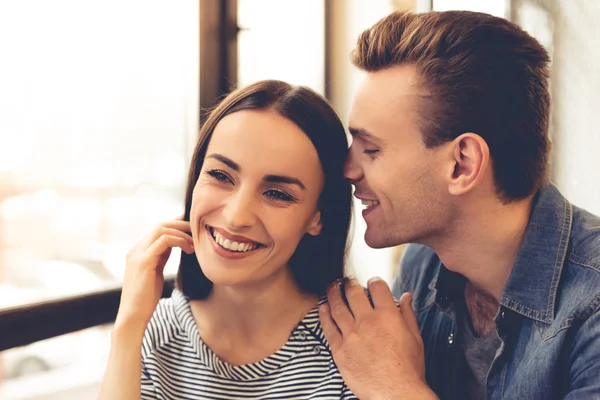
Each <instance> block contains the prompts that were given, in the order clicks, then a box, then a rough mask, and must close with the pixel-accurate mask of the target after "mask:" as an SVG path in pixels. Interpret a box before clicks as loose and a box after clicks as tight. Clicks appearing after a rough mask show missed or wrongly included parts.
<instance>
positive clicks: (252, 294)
mask: <svg viewBox="0 0 600 400" xmlns="http://www.w3.org/2000/svg"><path fill="white" fill-rule="evenodd" d="M317 302H318V296H316V295H314V294H307V293H304V292H302V290H301V289H300V287H298V285H297V283H296V281H295V279H294V277H293V275H292V272H291V270H290V269H289V268H287V267H285V268H282V269H281V270H280V271H278V272H277V273H276V274H274V275H273V276H271V277H269V278H268V279H266V280H264V281H262V282H257V283H252V284H246V285H243V286H242V285H240V286H235V287H233V286H219V285H215V286H214V287H213V289H212V290H211V293H210V295H209V296H208V297H207V298H206V299H204V300H193V301H192V302H191V308H192V313H193V315H194V319H195V320H196V325H197V327H198V331H199V332H200V336H201V337H202V340H203V341H204V342H205V343H206V344H207V345H208V347H210V348H211V349H212V350H213V351H214V352H215V353H216V354H217V355H218V356H219V357H220V358H221V359H223V360H224V361H226V362H229V363H231V364H234V365H240V364H248V363H252V362H256V361H260V360H262V359H264V358H266V357H267V356H269V355H270V354H272V353H274V352H275V351H277V350H278V349H279V348H281V347H282V346H283V345H284V344H285V343H286V342H287V340H288V338H289V336H290V333H291V332H292V330H293V329H294V328H295V326H296V325H297V324H298V322H300V321H301V320H302V319H303V317H304V316H305V315H306V313H308V311H310V309H311V308H313V307H314V306H315V305H316V304H317Z"/></svg>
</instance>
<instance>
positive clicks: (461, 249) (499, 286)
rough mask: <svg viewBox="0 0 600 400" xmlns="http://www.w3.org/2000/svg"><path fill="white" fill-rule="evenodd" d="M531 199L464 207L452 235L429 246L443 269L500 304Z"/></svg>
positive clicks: (525, 226) (528, 212)
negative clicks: (464, 278)
mask: <svg viewBox="0 0 600 400" xmlns="http://www.w3.org/2000/svg"><path fill="white" fill-rule="evenodd" d="M531 204H532V201H531V198H529V199H526V200H522V201H518V202H513V203H510V204H501V203H499V202H493V203H489V204H486V205H483V206H480V207H467V208H466V211H464V212H463V213H462V215H461V219H460V221H458V222H457V223H456V225H458V226H456V227H453V229H452V234H451V235H447V236H448V237H444V238H443V239H442V240H438V241H436V243H434V244H432V247H433V249H434V250H435V252H436V254H437V255H438V256H439V257H440V260H441V261H442V263H443V264H444V266H445V267H446V268H448V269H449V270H451V271H453V272H457V273H459V274H461V275H463V276H464V277H466V278H467V280H468V281H469V282H470V284H471V285H472V287H473V289H474V290H475V291H477V292H480V293H482V294H486V295H488V296H491V297H492V298H493V299H495V300H496V301H497V302H500V301H501V298H502V292H503V290H504V286H505V285H506V283H507V281H508V278H509V276H510V273H511V271H512V268H513V266H514V264H515V261H516V258H517V254H518V252H519V249H520V247H521V244H522V242H523V238H524V236H525V230H526V228H527V223H528V221H529V214H530V212H531Z"/></svg>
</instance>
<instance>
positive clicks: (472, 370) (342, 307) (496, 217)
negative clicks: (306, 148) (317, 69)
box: [321, 11, 600, 399]
mask: <svg viewBox="0 0 600 400" xmlns="http://www.w3.org/2000/svg"><path fill="white" fill-rule="evenodd" d="M353 62H354V64H355V65H356V66H357V67H358V68H360V69H362V70H364V71H366V72H367V74H366V78H365V81H364V83H363V84H362V86H361V88H360V90H359V92H358V94H357V96H356V98H355V101H354V105H353V109H352V112H351V116H350V124H349V125H350V131H351V133H352V135H353V143H352V147H351V149H350V155H349V159H348V161H347V167H346V175H347V177H348V178H349V179H351V180H352V182H353V183H354V185H355V188H356V191H355V196H356V197H358V198H360V199H361V200H363V204H364V205H365V206H366V209H365V210H364V211H363V217H364V218H365V220H366V223H367V231H366V233H365V239H366V242H367V244H369V245H370V246H371V247H375V248H382V247H387V246H394V245H398V244H401V243H415V244H413V245H411V246H409V247H408V249H407V250H406V252H405V255H404V257H403V261H402V266H401V275H400V277H399V278H398V280H397V282H396V283H395V284H394V295H396V296H399V295H401V294H403V293H404V294H403V295H402V298H401V300H400V312H398V310H397V308H396V305H395V303H394V300H393V298H392V295H391V293H390V290H389V288H388V287H387V285H386V284H385V283H384V282H383V281H381V280H375V281H372V282H370V283H369V289H370V291H371V295H372V298H373V303H374V307H373V308H372V307H371V305H370V303H369V300H368V299H367V297H366V296H365V294H364V291H363V290H362V288H361V287H360V286H359V285H358V284H357V283H356V281H353V280H350V281H349V282H347V283H346V284H345V285H344V286H345V287H344V289H345V294H346V298H347V304H348V306H347V305H346V302H345V301H344V300H342V296H341V294H340V290H339V289H340V288H332V289H331V290H330V291H329V302H330V303H329V307H327V306H325V307H324V308H322V309H321V319H322V321H323V329H324V330H325V334H326V336H327V338H328V340H329V342H330V344H331V347H332V351H333V356H334V359H335V360H336V363H337V365H338V367H339V369H340V371H341V373H342V376H343V377H344V379H345V380H346V383H347V384H348V385H349V387H350V388H351V389H352V390H353V391H354V393H356V394H357V396H358V397H360V398H361V399H402V398H414V399H424V398H435V396H436V395H437V396H439V397H441V398H448V399H465V398H472V399H480V398H487V399H500V398H503V399H504V398H506V399H551V398H556V399H559V398H560V399H562V398H569V399H574V398H600V219H599V218H598V217H596V216H594V215H591V214H590V213H588V212H586V211H584V210H582V209H579V208H577V207H575V206H573V205H571V204H570V203H569V202H568V201H567V200H566V199H565V198H564V197H563V196H562V195H561V194H560V193H559V191H558V190H557V189H556V187H554V186H553V185H552V184H550V183H549V182H548V160H549V151H550V143H549V139H548V122H549V113H550V95H549V90H548V75H549V73H548V63H549V59H548V55H547V53H546V51H545V50H544V48H543V47H542V46H541V45H540V44H539V43H538V42H537V41H536V40H535V39H533V38H532V37H530V36H529V35H528V34H527V33H525V32H524V31H523V30H521V29H520V28H519V27H517V26H516V25H514V24H512V23H510V22H508V21H506V20H503V19H500V18H496V17H492V16H489V15H485V14H479V13H471V12H457V11H454V12H450V11H449V12H438V13H435V12H431V13H424V14H404V13H394V14H392V15H389V16H388V17H386V18H384V19H382V20H381V21H379V22H378V23H377V24H375V25H374V26H373V27H372V28H370V29H368V30H367V31H365V32H364V33H363V34H362V35H361V36H360V38H359V39H358V44H357V47H356V49H355V51H354V53H353ZM411 306H412V307H411ZM413 309H414V312H413Z"/></svg>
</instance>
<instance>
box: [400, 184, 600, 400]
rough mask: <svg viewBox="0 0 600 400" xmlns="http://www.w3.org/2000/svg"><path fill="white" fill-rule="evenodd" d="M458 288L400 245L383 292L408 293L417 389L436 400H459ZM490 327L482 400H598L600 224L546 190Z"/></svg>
mask: <svg viewBox="0 0 600 400" xmlns="http://www.w3.org/2000/svg"><path fill="white" fill-rule="evenodd" d="M464 284H465V278H464V277H463V276H461V275H459V274H456V273H453V272H451V271H449V270H447V269H446V268H445V267H444V265H443V264H442V263H441V262H440V259H439V258H438V257H437V256H436V254H435V253H434V252H433V250H432V249H431V248H429V247H425V246H419V245H410V246H408V248H407V250H406V252H405V254H404V256H403V258H402V266H401V274H400V276H399V278H398V279H397V280H396V282H394V285H393V293H394V296H396V297H399V296H400V295H401V294H402V293H403V292H406V291H409V292H413V294H414V296H413V299H414V300H413V307H414V309H415V312H416V314H417V319H418V322H419V327H420V329H421V334H422V336H423V341H424V345H425V360H426V366H427V372H426V378H427V382H428V384H429V385H430V387H431V388H432V389H433V390H434V391H435V392H436V393H437V394H438V396H440V398H442V399H464V398H466V384H465V383H466V373H468V372H469V370H468V366H467V364H466V360H465V357H464V354H463V352H462V350H461V346H460V341H461V338H460V337H459V335H460V331H457V326H458V325H460V324H459V323H458V322H459V321H457V310H459V308H458V307H464ZM495 322H496V330H497V332H498V335H499V337H500V339H501V345H500V348H499V349H498V351H497V352H496V356H495V358H494V361H493V362H492V365H491V368H490V370H489V372H488V376H487V381H486V393H487V399H490V400H495V399H528V400H529V399H600V218H598V217H597V216H594V215H592V214H590V213H588V212H586V211H585V210H582V209H580V208H577V207H575V206H573V205H572V204H571V203H569V202H568V201H567V200H566V199H565V198H564V197H563V196H562V195H561V194H560V192H559V191H558V189H557V188H556V187H554V186H553V185H549V186H547V187H545V188H543V189H541V190H540V191H539V193H538V194H537V195H536V198H535V199H534V205H533V209H532V213H531V215H530V219H529V223H528V226H527V230H526V233H525V238H524V240H523V244H522V246H521V248H520V250H519V252H518V255H517V259H516V262H515V265H514V267H513V270H512V272H511V274H510V277H509V279H508V282H507V284H506V286H505V288H504V292H503V295H502V300H501V302H500V309H499V311H498V313H497V315H496V319H495Z"/></svg>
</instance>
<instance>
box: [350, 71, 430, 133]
mask: <svg viewBox="0 0 600 400" xmlns="http://www.w3.org/2000/svg"><path fill="white" fill-rule="evenodd" d="M417 81H418V80H417V73H416V67H414V66H411V65H402V66H394V67H390V68H387V69H384V70H380V71H376V72H369V73H367V74H366V75H365V77H364V79H363V81H362V83H361V85H360V86H359V88H358V91H357V93H356V96H355V97H354V101H353V105H352V110H351V112H350V121H349V124H350V126H354V125H361V124H366V123H369V122H368V121H370V122H374V121H376V120H381V118H389V117H391V116H393V115H398V114H413V111H415V109H416V105H417V104H418V103H417V101H418V99H419V97H420V96H422V95H423V94H424V93H423V92H424V91H423V89H421V88H420V86H419V85H418V84H417Z"/></svg>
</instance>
